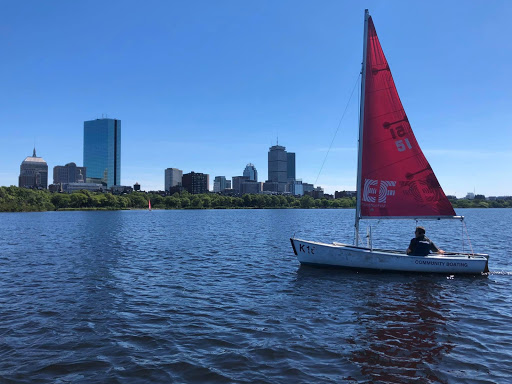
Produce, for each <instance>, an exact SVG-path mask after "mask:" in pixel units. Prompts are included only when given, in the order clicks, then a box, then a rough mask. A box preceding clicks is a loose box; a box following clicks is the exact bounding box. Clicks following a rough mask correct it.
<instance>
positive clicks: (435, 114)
mask: <svg viewBox="0 0 512 384" xmlns="http://www.w3.org/2000/svg"><path fill="white" fill-rule="evenodd" d="M0 4H1V9H2V12H0V49H1V53H2V54H1V56H0V84H1V86H0V185H17V184H18V175H19V166H20V164H21V162H22V161H23V159H24V158H25V157H26V156H29V155H31V154H32V149H33V147H34V144H35V146H36V149H37V154H38V156H41V157H43V158H44V159H45V160H46V162H47V163H48V166H49V179H50V180H49V181H50V182H51V181H52V176H53V167H54V166H56V165H64V164H66V163H69V162H75V163H77V165H82V163H83V121H84V120H92V119H95V118H98V117H101V116H102V115H107V116H108V117H111V118H117V119H120V120H121V121H122V160H121V164H122V169H121V182H122V184H123V185H133V184H134V183H135V182H139V183H140V184H141V186H142V189H144V190H153V189H163V187H164V169H165V168H168V167H175V168H179V169H182V170H183V171H184V172H185V173H186V172H190V171H195V172H204V173H208V174H210V181H211V182H212V183H213V178H214V176H219V175H223V176H227V177H228V178H231V177H232V176H237V175H241V174H242V172H243V170H244V168H245V166H246V164H247V163H254V164H255V166H256V168H257V170H258V173H259V181H264V180H266V178H267V153H268V148H269V147H270V146H271V145H273V144H275V143H276V140H277V137H279V144H280V145H284V146H285V147H286V148H287V150H288V151H291V152H295V153H296V169H297V178H299V179H302V180H303V181H304V182H309V183H315V182H316V183H315V184H316V185H320V186H322V187H324V189H325V191H326V192H330V193H333V192H334V190H343V189H345V190H354V189H355V179H356V141H357V138H356V136H357V124H358V123H357V112H358V100H357V99H358V90H356V91H355V93H354V96H353V98H352V99H351V101H350V103H349V106H348V110H347V113H346V115H345V118H344V120H343V121H342V124H341V126H340V128H339V131H338V133H337V135H336V137H335V139H334V142H333V145H332V149H331V151H330V153H329V155H328V156H327V158H326V161H325V165H324V167H323V169H322V171H321V173H320V174H319V172H320V169H321V168H322V163H323V161H324V158H325V156H326V151H327V149H328V148H329V146H330V144H331V141H332V140H333V137H334V134H335V132H336V130H337V128H338V124H339V122H340V119H341V117H342V115H343V111H344V109H345V106H346V105H347V102H348V101H349V98H350V95H351V92H352V90H353V88H354V84H355V82H356V79H357V77H358V74H359V71H360V63H361V57H362V39H363V37H362V33H363V15H364V8H368V9H369V10H370V14H371V15H372V17H373V20H374V23H375V26H376V29H377V33H378V35H379V39H380V41H381V44H382V46H383V49H384V52H385V54H386V56H387V59H388V62H389V63H390V67H391V71H392V73H393V76H394V79H395V83H396V85H397V88H398V92H399V94H400V97H401V99H402V103H403V105H404V107H405V110H406V112H407V116H408V117H409V121H410V122H411V125H412V128H413V130H414V132H415V135H416V137H417V139H418V142H419V143H420V146H421V147H422V148H423V151H424V152H425V155H426V156H427V159H428V160H429V162H430V164H431V166H432V168H433V169H434V172H435V173H436V175H437V177H438V179H439V181H440V183H441V185H442V186H443V188H444V190H445V192H446V193H447V194H455V195H457V196H459V197H460V196H464V195H465V194H466V193H467V192H473V191H476V193H482V194H485V195H512V171H511V166H510V164H511V163H512V68H511V64H510V63H511V62H512V39H510V27H509V24H510V15H511V14H512V1H506V0H505V1H498V0H494V1H484V0H482V1H428V2H419V1H418V2H411V1H340V0H333V1H327V0H323V1H299V0H290V1H284V0H282V1H280V0H253V1H250V0H247V1H238V0H230V1H222V0H216V1H210V0H205V1H194V0H192V1H145V2H141V1H126V0H123V1H103V0H102V1H90V0H88V1H68V0H66V1H44V2H43V1H7V0H0ZM317 178H318V181H317Z"/></svg>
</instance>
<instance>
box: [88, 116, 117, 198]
mask: <svg viewBox="0 0 512 384" xmlns="http://www.w3.org/2000/svg"><path fill="white" fill-rule="evenodd" d="M84 167H86V168H87V182H89V183H102V184H104V185H106V186H107V188H111V187H112V186H113V185H121V120H117V119H96V120H91V121H84Z"/></svg>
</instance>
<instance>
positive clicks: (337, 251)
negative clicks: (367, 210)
mask: <svg viewBox="0 0 512 384" xmlns="http://www.w3.org/2000/svg"><path fill="white" fill-rule="evenodd" d="M290 240H291V242H292V247H293V251H294V253H295V255H296V256H297V258H298V260H299V262H300V263H301V264H309V265H318V266H331V267H344V268H356V269H377V270H386V271H403V272H423V273H446V274H480V273H484V272H488V271H489V270H488V260H489V255H484V254H471V255H469V254H449V255H440V254H431V255H429V256H408V255H406V254H405V252H399V251H389V250H377V249H369V248H363V247H355V246H352V245H347V244H340V243H332V244H325V243H318V242H315V241H307V240H300V239H294V238H291V239H290Z"/></svg>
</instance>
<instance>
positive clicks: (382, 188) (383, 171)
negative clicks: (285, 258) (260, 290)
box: [290, 10, 489, 274]
mask: <svg viewBox="0 0 512 384" xmlns="http://www.w3.org/2000/svg"><path fill="white" fill-rule="evenodd" d="M361 75H362V77H361V103H360V118H359V146H358V162H357V195H356V196H357V205H356V217H355V225H354V227H355V230H354V232H355V239H354V244H353V245H348V244H343V243H336V242H333V243H332V244H327V243H321V242H315V241H309V240H302V239H297V238H295V237H292V238H291V239H290V240H291V243H292V247H293V251H294V253H295V255H296V256H297V258H298V260H299V262H300V263H301V264H309V265H321V266H337V267H347V268H356V269H376V270H388V271H408V272H427V273H447V274H478V273H483V272H488V270H489V269H488V261H489V255H487V254H477V253H461V252H446V253H445V254H429V255H427V256H410V255H406V253H405V251H404V250H401V251H396V250H385V249H374V248H373V246H372V245H370V244H371V242H369V243H370V244H368V247H364V246H360V245H359V222H360V220H368V219H416V220H418V219H435V220H441V219H452V220H464V218H463V217H462V216H457V215H456V214H455V211H454V209H453V207H452V205H451V203H450V201H449V200H448V198H447V197H446V195H445V193H444V191H443V189H442V188H441V186H440V185H439V182H438V180H437V178H436V176H435V174H434V172H433V170H432V168H431V167H430V164H429V163H428V161H427V159H426V158H425V156H424V154H423V152H422V150H421V148H420V147H419V145H418V142H417V141H416V138H415V136H414V133H413V131H412V129H411V125H410V124H409V120H408V118H407V115H406V113H405V110H404V108H403V106H402V103H401V101H400V97H399V96H398V92H397V90H396V87H395V83H394V81H393V76H392V75H391V71H390V69H389V65H388V62H387V60H386V57H385V56H384V52H383V51H382V47H381V45H380V42H379V38H378V37H377V32H376V30H375V26H374V24H373V20H372V18H371V16H370V15H369V12H368V10H365V18H364V43H363V67H362V71H361ZM404 248H405V247H404Z"/></svg>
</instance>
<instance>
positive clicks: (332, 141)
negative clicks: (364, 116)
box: [315, 73, 361, 185]
mask: <svg viewBox="0 0 512 384" xmlns="http://www.w3.org/2000/svg"><path fill="white" fill-rule="evenodd" d="M360 77H361V73H359V74H358V75H357V79H356V83H355V84H354V88H353V89H352V93H351V94H350V97H349V98H348V102H347V105H346V106H345V110H344V111H343V114H342V115H341V119H340V122H339V123H338V128H336V132H334V136H333V138H332V140H331V145H329V149H328V150H327V153H326V154H325V157H324V161H323V162H322V166H321V167H320V171H318V176H317V177H316V180H315V185H316V183H317V181H318V178H319V177H320V174H321V173H322V169H323V168H324V165H325V161H326V160H327V156H328V155H329V152H330V151H331V148H332V145H333V144H334V139H335V138H336V135H337V134H338V131H339V130H340V127H341V122H342V121H343V118H344V117H345V114H346V113H347V109H348V106H349V104H350V100H352V96H354V91H355V90H356V87H357V84H358V83H359V78H360Z"/></svg>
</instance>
